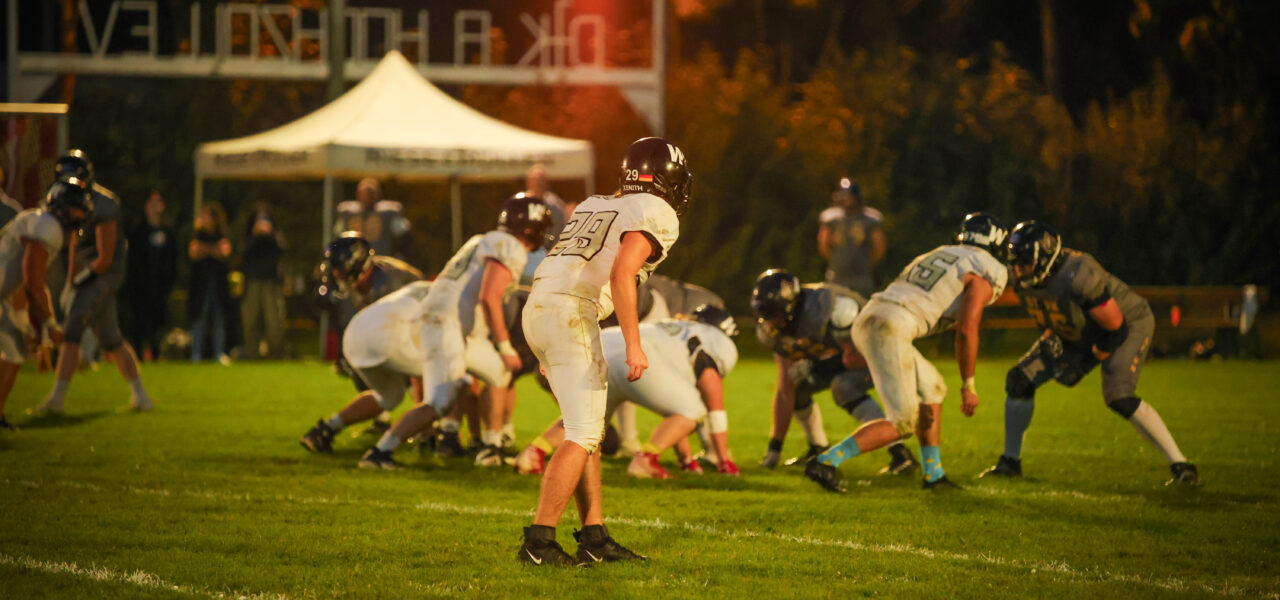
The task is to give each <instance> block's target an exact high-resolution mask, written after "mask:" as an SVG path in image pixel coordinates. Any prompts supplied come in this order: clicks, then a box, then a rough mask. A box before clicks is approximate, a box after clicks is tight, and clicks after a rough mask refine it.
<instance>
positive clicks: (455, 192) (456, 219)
mask: <svg viewBox="0 0 1280 600" xmlns="http://www.w3.org/2000/svg"><path fill="white" fill-rule="evenodd" d="M449 213H450V215H452V220H453V228H452V231H453V249H454V250H457V249H458V248H461V247H462V179H460V178H459V177H458V176H457V175H454V176H452V177H450V178H449Z"/></svg>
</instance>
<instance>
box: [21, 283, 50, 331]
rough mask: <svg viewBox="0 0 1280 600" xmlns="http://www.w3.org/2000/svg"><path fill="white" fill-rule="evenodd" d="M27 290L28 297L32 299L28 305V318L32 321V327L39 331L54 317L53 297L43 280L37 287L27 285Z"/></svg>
mask: <svg viewBox="0 0 1280 600" xmlns="http://www.w3.org/2000/svg"><path fill="white" fill-rule="evenodd" d="M26 291H27V297H28V298H30V299H31V303H30V305H28V306H27V320H29V321H31V327H32V329H35V330H36V331H37V332H39V331H40V328H41V327H42V326H43V325H44V322H45V321H47V320H49V319H52V318H53V298H51V297H50V296H49V288H47V287H45V285H44V283H43V282H42V283H41V284H40V286H39V287H38V288H36V289H32V288H31V287H27V289H26Z"/></svg>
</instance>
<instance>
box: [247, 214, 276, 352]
mask: <svg viewBox="0 0 1280 600" xmlns="http://www.w3.org/2000/svg"><path fill="white" fill-rule="evenodd" d="M282 254H284V242H283V239H282V238H281V236H280V234H279V232H277V231H276V229H275V225H274V223H272V221H271V213H270V212H268V210H267V207H266V205H263V204H260V205H258V208H257V210H256V211H254V215H253V218H252V219H250V220H249V234H248V237H247V238H246V240H245V246H244V298H243V299H242V300H241V302H240V320H241V323H242V325H243V326H244V352H245V356H248V357H252V358H259V357H262V356H268V357H272V358H279V356H280V354H281V350H282V347H281V343H282V342H283V340H284V287H283V285H282V284H281V283H280V282H281V276H280V256H281V255H282ZM264 336H265V337H264ZM264 342H265V344H266V348H265V352H264V349H263V347H262V346H263V343H264Z"/></svg>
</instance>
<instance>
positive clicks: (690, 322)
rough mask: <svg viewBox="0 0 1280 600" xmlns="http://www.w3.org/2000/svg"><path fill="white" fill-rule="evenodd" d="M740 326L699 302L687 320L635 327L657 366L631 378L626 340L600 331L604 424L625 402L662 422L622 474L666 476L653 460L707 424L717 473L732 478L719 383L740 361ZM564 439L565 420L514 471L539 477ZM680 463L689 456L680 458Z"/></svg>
mask: <svg viewBox="0 0 1280 600" xmlns="http://www.w3.org/2000/svg"><path fill="white" fill-rule="evenodd" d="M736 335H738V325H737V324H736V323H734V320H733V315H730V314H729V312H728V311H726V310H724V309H723V308H719V307H716V306H712V305H709V304H703V305H702V306H699V307H698V308H697V309H695V310H694V312H693V315H691V317H689V318H684V319H663V320H659V321H655V322H651V323H644V324H641V325H640V344H641V347H642V348H644V350H645V355H646V356H653V357H654V361H653V363H652V364H650V365H649V370H648V372H647V373H646V374H645V376H644V377H641V378H640V379H637V380H635V381H628V380H627V375H628V373H629V371H630V367H629V366H628V365H627V362H626V342H625V340H624V339H623V337H622V330H621V329H619V328H618V327H609V328H606V329H604V330H603V331H601V332H600V344H601V346H602V348H603V349H604V356H605V360H606V361H607V362H608V363H609V396H608V403H607V407H606V408H605V419H608V418H609V416H610V415H612V414H613V413H614V412H615V411H617V410H618V409H619V407H620V406H621V405H622V404H623V403H624V402H632V403H635V404H638V405H640V406H643V407H645V408H647V409H649V410H652V411H653V412H656V413H658V414H659V415H661V416H662V417H663V420H662V422H661V423H659V424H658V426H657V427H655V428H654V430H653V433H652V435H650V436H649V441H648V442H645V443H644V445H643V446H641V448H640V450H638V451H637V452H635V453H634V454H633V458H632V460H631V464H630V465H629V466H628V467H627V474H628V475H631V476H632V477H639V478H642V479H647V478H656V479H668V478H670V477H671V474H670V473H668V472H667V470H666V469H664V468H662V466H660V465H659V464H658V456H659V455H660V454H662V452H664V451H665V450H667V449H668V448H672V447H674V446H676V444H677V443H678V442H679V441H681V440H685V439H687V438H688V437H689V434H690V433H693V431H694V429H695V428H696V427H697V426H698V424H699V423H700V422H702V421H707V422H708V423H709V428H710V431H711V439H712V444H713V446H714V451H715V453H716V456H717V457H720V458H719V460H718V462H717V467H718V471H719V472H720V473H724V474H727V475H737V474H738V467H737V465H735V464H734V463H733V460H732V459H730V458H728V457H729V418H728V415H727V413H726V412H725V410H724V378H725V376H726V375H728V374H729V371H731V370H733V367H734V366H735V365H736V364H737V362H738V348H737V347H736V346H734V344H733V337H734V336H736ZM563 440H564V422H563V421H562V420H558V421H556V422H555V423H552V424H551V426H550V427H548V428H547V430H546V431H545V432H543V433H542V435H541V436H538V438H537V439H535V440H534V441H533V442H532V443H531V444H529V445H528V446H526V447H525V449H524V450H522V451H521V452H520V455H519V456H517V457H516V471H517V472H519V473H520V474H522V475H530V474H538V473H541V472H542V470H543V460H544V459H545V458H546V456H547V455H548V454H551V453H552V452H554V451H555V449H556V448H558V447H559V446H560V445H561V443H562V441H563ZM681 458H682V460H681V463H682V464H683V463H684V462H686V461H687V459H688V457H681Z"/></svg>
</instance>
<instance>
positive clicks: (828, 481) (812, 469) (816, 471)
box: [804, 456, 845, 494]
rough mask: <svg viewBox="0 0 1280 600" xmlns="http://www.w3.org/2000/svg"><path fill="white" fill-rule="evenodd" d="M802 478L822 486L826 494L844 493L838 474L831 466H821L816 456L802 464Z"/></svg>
mask: <svg viewBox="0 0 1280 600" xmlns="http://www.w3.org/2000/svg"><path fill="white" fill-rule="evenodd" d="M804 476H805V477H808V478H809V479H811V480H813V482H814V483H817V484H818V485H820V486H822V487H823V488H824V489H826V490H827V491H828V492H835V493H837V494H843V493H844V491H845V490H844V484H842V483H840V472H839V471H837V470H836V468H835V467H833V466H831V465H828V464H823V463H822V461H819V460H818V457H816V456H815V457H813V458H811V459H809V462H807V463H805V464H804Z"/></svg>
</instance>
